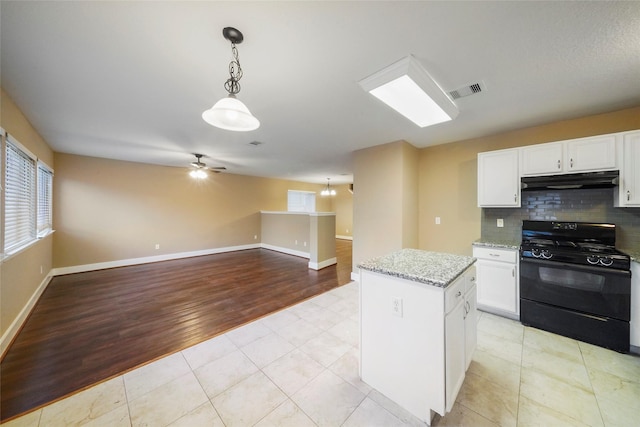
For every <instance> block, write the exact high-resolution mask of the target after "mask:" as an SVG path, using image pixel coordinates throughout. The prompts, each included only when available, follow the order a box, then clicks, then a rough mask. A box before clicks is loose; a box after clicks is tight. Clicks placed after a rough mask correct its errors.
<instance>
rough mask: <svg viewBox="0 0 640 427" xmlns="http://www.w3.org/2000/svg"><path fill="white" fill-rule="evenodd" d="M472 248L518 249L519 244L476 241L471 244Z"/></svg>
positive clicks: (505, 241)
mask: <svg viewBox="0 0 640 427" xmlns="http://www.w3.org/2000/svg"><path fill="white" fill-rule="evenodd" d="M473 246H483V247H486V248H502V249H520V242H512V241H507V240H503V241H497V240H491V241H488V240H477V241H475V242H473Z"/></svg>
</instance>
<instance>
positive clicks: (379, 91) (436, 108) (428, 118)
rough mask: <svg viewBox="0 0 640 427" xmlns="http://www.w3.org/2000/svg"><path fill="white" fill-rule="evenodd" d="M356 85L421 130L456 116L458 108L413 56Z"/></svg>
mask: <svg viewBox="0 0 640 427" xmlns="http://www.w3.org/2000/svg"><path fill="white" fill-rule="evenodd" d="M358 83H360V86H362V88H363V89H364V90H366V91H367V92H369V93H371V94H372V95H373V96H375V97H376V98H378V99H380V100H381V101H382V102H384V103H385V104H387V105H388V106H390V107H391V108H393V109H394V110H396V111H397V112H399V113H400V114H402V115H403V116H405V117H406V118H408V119H409V120H411V121H412V122H414V123H415V124H417V125H418V126H420V127H426V126H431V125H435V124H437V123H442V122H446V121H449V120H452V119H454V118H456V117H457V116H458V107H456V105H455V104H454V103H453V102H451V99H449V97H448V96H447V95H446V94H445V93H444V91H443V90H442V89H441V88H440V86H438V84H437V83H436V82H435V81H433V79H432V78H431V76H430V75H429V73H427V71H426V70H425V69H424V68H423V67H422V65H421V64H420V62H418V60H417V59H415V57H413V55H409V56H407V57H406V58H403V59H401V60H400V61H397V62H395V63H393V64H391V65H390V66H388V67H387V68H385V69H383V70H380V71H378V72H377V73H375V74H373V75H371V76H369V77H367V78H365V79H363V80H360V82H358Z"/></svg>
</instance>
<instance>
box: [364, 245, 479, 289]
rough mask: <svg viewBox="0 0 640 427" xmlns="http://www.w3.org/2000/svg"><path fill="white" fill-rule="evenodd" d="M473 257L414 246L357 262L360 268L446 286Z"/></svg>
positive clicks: (441, 286) (464, 268) (471, 261)
mask: <svg viewBox="0 0 640 427" xmlns="http://www.w3.org/2000/svg"><path fill="white" fill-rule="evenodd" d="M475 261H476V259H475V258H473V257H469V256H462V255H453V254H446V253H440V252H429V251H422V250H418V249H402V250H400V251H397V252H393V253H390V254H388V255H384V256H381V257H377V258H373V259H370V260H367V261H364V262H362V263H360V265H358V267H359V268H362V269H364V270H369V271H374V272H376V273H382V274H387V275H389V276H394V277H398V278H401V279H407V280H411V281H414V282H418V283H423V284H426V285H431V286H437V287H440V288H446V287H447V286H448V285H449V284H450V283H451V282H453V281H454V280H455V279H456V278H457V277H458V276H460V275H461V274H462V273H463V272H464V271H465V270H466V269H467V267H469V266H470V265H471V264H473V263H474V262H475Z"/></svg>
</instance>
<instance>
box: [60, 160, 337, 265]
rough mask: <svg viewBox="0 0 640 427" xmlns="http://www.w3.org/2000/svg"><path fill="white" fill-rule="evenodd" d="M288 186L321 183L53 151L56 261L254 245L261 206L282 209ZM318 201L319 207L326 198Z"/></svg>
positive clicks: (301, 187)
mask: <svg viewBox="0 0 640 427" xmlns="http://www.w3.org/2000/svg"><path fill="white" fill-rule="evenodd" d="M290 189H291V190H304V191H317V192H319V191H320V190H321V189H322V185H319V184H306V183H300V182H293V181H284V180H276V179H266V178H258V177H250V176H243V175H233V174H212V175H210V176H209V178H208V179H206V180H203V181H196V180H193V179H192V178H191V177H189V175H188V174H187V169H186V168H172V167H163V166H155V165H147V164H141V163H132V162H123V161H116V160H107V159H99V158H93V157H84V156H76V155H70V154H58V153H56V176H55V179H54V201H55V203H54V228H55V229H56V234H55V238H54V248H53V250H54V266H55V267H68V266H76V265H85V264H93V263H100V262H107V261H116V260H123V259H131V258H139V257H147V256H154V255H163V254H173V253H180V252H190V251H198V250H206V249H213V248H222V247H229V246H238V245H246V244H251V243H257V242H259V239H260V213H259V211H260V210H271V211H286V209H287V190H290ZM320 199H321V198H320V197H318V198H317V208H318V209H322V208H324V207H325V205H328V203H329V202H328V201H323V200H320ZM307 230H308V227H307ZM254 235H258V239H257V240H256V239H254ZM156 244H159V245H160V249H159V250H156V249H155V245H156Z"/></svg>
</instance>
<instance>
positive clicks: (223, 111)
mask: <svg viewBox="0 0 640 427" xmlns="http://www.w3.org/2000/svg"><path fill="white" fill-rule="evenodd" d="M222 35H223V36H224V38H225V39H227V40H229V41H230V42H231V54H232V56H233V59H232V60H231V62H230V63H229V78H228V79H227V81H226V82H225V84H224V88H225V89H226V90H227V92H229V95H228V96H227V97H226V98H222V99H221V100H220V101H218V102H216V103H215V104H214V105H213V107H211V108H210V109H208V110H206V111H205V112H203V113H202V118H203V119H204V121H205V122H207V123H209V124H210V125H212V126H215V127H218V128H220V129H226V130H232V131H238V132H246V131H251V130H255V129H258V127H260V121H259V120H258V119H257V118H255V117H254V116H253V115H252V114H251V112H250V111H249V109H248V108H247V106H246V105H244V104H243V103H242V101H240V100H239V99H238V98H236V95H237V94H238V93H239V92H240V79H241V78H242V67H240V59H239V58H238V49H237V48H236V44H240V43H242V40H244V37H243V35H242V33H241V32H240V31H239V30H237V29H235V28H233V27H226V28H224V29H223V30H222Z"/></svg>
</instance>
